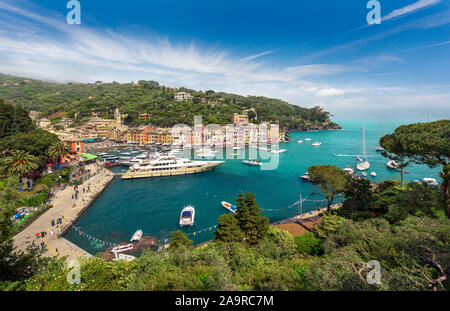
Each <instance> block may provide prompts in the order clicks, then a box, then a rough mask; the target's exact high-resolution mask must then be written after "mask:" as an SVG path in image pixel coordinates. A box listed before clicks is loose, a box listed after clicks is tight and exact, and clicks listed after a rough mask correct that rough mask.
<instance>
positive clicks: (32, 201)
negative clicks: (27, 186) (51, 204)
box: [24, 191, 48, 206]
mask: <svg viewBox="0 0 450 311" xmlns="http://www.w3.org/2000/svg"><path fill="white" fill-rule="evenodd" d="M47 198H48V192H46V191H43V192H41V193H39V194H36V195H33V196H32V197H31V198H29V199H27V200H25V202H24V205H25V206H39V205H41V204H43V203H45V201H47Z"/></svg>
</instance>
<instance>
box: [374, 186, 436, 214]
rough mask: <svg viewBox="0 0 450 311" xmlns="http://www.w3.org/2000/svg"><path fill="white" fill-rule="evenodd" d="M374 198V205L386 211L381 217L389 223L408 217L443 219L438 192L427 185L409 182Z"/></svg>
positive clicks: (381, 192)
mask: <svg viewBox="0 0 450 311" xmlns="http://www.w3.org/2000/svg"><path fill="white" fill-rule="evenodd" d="M375 197H376V201H375V205H376V206H377V207H378V209H379V210H383V211H386V214H385V215H384V216H383V217H384V218H386V219H387V220H388V221H389V222H391V223H396V222H398V221H400V220H404V219H406V217H407V216H408V215H415V216H428V217H432V218H438V217H445V208H444V203H443V202H442V198H441V194H440V192H439V191H437V190H434V189H433V188H431V187H430V186H428V185H423V184H419V183H416V182H411V183H409V184H407V185H406V186H405V187H403V188H401V187H395V186H392V187H391V188H387V189H386V190H384V191H380V192H378V193H377V194H376V196H375Z"/></svg>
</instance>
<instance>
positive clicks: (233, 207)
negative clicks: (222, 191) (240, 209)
mask: <svg viewBox="0 0 450 311" xmlns="http://www.w3.org/2000/svg"><path fill="white" fill-rule="evenodd" d="M222 206H223V207H225V208H226V209H227V210H229V211H230V212H232V213H236V212H237V208H236V205H233V204H231V203H228V202H225V201H222Z"/></svg>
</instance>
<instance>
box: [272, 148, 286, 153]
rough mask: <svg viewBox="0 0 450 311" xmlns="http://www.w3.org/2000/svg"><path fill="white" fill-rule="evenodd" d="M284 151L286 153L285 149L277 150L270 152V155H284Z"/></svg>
mask: <svg viewBox="0 0 450 311" xmlns="http://www.w3.org/2000/svg"><path fill="white" fill-rule="evenodd" d="M286 151H287V150H286V149H279V150H272V151H271V152H272V153H284V152H286Z"/></svg>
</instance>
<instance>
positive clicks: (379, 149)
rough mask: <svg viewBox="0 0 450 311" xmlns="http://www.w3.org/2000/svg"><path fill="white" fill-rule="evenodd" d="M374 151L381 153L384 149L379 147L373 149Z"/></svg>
mask: <svg viewBox="0 0 450 311" xmlns="http://www.w3.org/2000/svg"><path fill="white" fill-rule="evenodd" d="M375 151H377V152H381V151H384V148H383V147H381V146H377V147H376V148H375Z"/></svg>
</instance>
